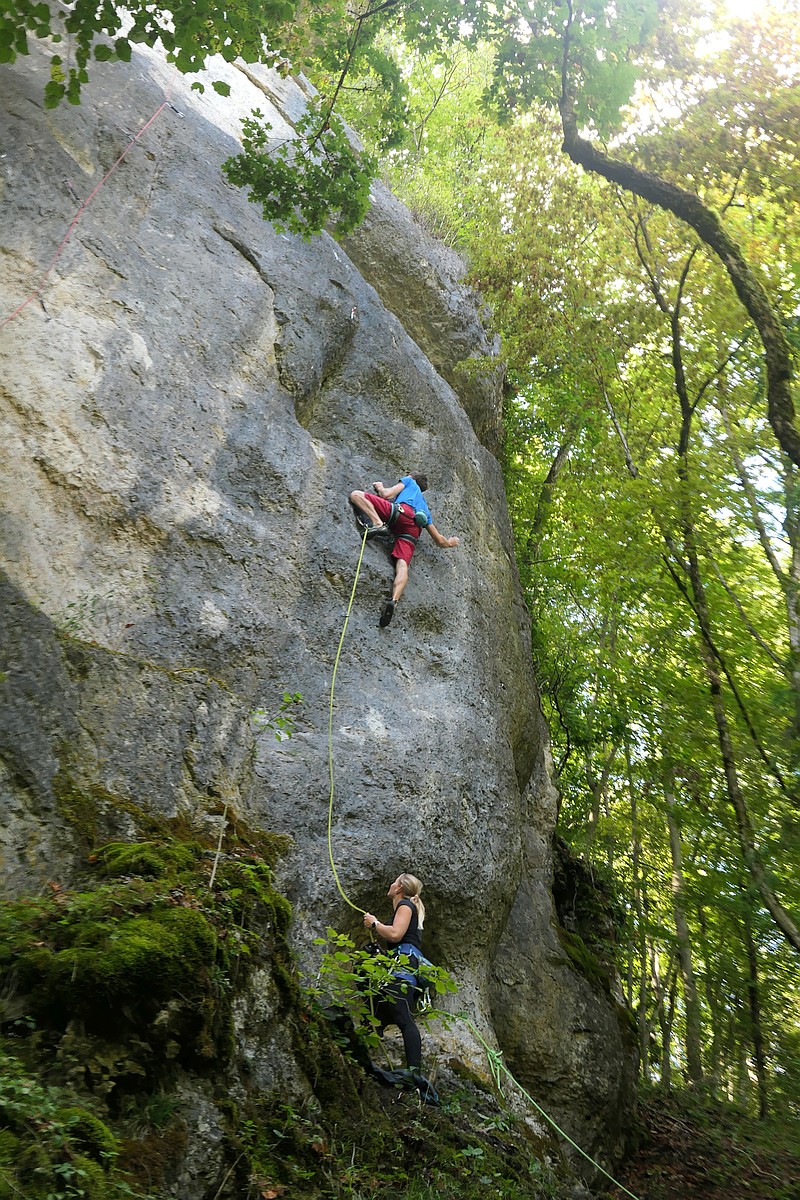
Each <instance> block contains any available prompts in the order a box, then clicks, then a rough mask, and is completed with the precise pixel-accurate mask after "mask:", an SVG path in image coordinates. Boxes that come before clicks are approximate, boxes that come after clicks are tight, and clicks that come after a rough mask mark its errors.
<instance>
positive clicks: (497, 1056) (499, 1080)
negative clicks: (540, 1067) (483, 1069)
mask: <svg viewBox="0 0 800 1200" xmlns="http://www.w3.org/2000/svg"><path fill="white" fill-rule="evenodd" d="M458 1020H460V1021H463V1022H464V1024H465V1025H466V1026H467V1028H468V1029H470V1030H471V1031H472V1033H473V1034H474V1036H475V1037H476V1038H477V1039H478V1041H479V1042H480V1044H481V1045H482V1046H483V1048H484V1050H485V1051H486V1057H487V1059H488V1061H489V1070H490V1071H491V1072H492V1079H493V1080H494V1083H495V1086H496V1087H497V1089H498V1091H500V1092H502V1090H503V1075H506V1076H507V1077H508V1078H509V1079H510V1080H511V1082H512V1083H513V1084H514V1086H515V1087H516V1088H518V1089H519V1091H520V1092H522V1095H523V1096H524V1097H525V1099H526V1100H527V1101H528V1103H529V1104H531V1105H532V1106H533V1107H534V1108H535V1109H536V1111H537V1112H538V1113H541V1115H542V1116H543V1117H544V1119H545V1121H547V1123H548V1124H549V1125H552V1127H553V1129H555V1131H556V1133H557V1134H559V1136H560V1137H562V1138H563V1139H564V1141H565V1142H569V1144H570V1146H572V1147H573V1148H574V1149H575V1150H577V1151H578V1154H580V1155H582V1156H583V1158H585V1159H586V1161H587V1162H590V1163H591V1164H592V1166H593V1167H596V1168H597V1170H598V1171H599V1172H600V1173H601V1174H602V1175H605V1177H606V1179H610V1180H611V1182H612V1183H613V1184H614V1187H618V1188H619V1189H620V1191H622V1192H624V1193H625V1195H626V1196H630V1197H631V1200H639V1197H638V1196H636V1195H634V1193H633V1192H629V1191H628V1189H627V1188H626V1187H625V1185H624V1184H622V1183H620V1182H619V1180H618V1179H615V1178H614V1176H613V1175H609V1173H608V1171H607V1170H606V1169H605V1167H601V1166H600V1163H598V1162H595V1160H594V1159H593V1158H592V1156H591V1155H590V1154H587V1153H586V1151H585V1150H582V1149H581V1148H580V1146H579V1145H578V1143H577V1142H573V1140H572V1138H571V1137H570V1136H569V1134H568V1133H565V1132H564V1130H563V1129H562V1128H561V1126H560V1125H557V1124H556V1122H555V1121H554V1120H553V1118H552V1117H551V1116H550V1114H549V1113H548V1112H545V1110H544V1109H543V1108H542V1106H541V1104H537V1103H536V1101H535V1100H534V1098H533V1096H531V1095H530V1094H529V1093H528V1092H526V1090H525V1088H524V1087H523V1086H522V1084H521V1083H520V1082H519V1080H518V1079H515V1078H514V1076H513V1075H512V1074H511V1072H510V1071H509V1069H508V1067H507V1066H506V1064H505V1062H504V1061H503V1052H502V1050H494V1049H493V1048H492V1047H491V1046H490V1045H489V1043H488V1042H486V1041H484V1039H483V1038H482V1037H481V1035H480V1034H479V1033H478V1031H477V1029H476V1028H475V1026H474V1025H473V1024H472V1021H470V1019H469V1017H467V1016H465V1015H464V1013H459V1014H458Z"/></svg>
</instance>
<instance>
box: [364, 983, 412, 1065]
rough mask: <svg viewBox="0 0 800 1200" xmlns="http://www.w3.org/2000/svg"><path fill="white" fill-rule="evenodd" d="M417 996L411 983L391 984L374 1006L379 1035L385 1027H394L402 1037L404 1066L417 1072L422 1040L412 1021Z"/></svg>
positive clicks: (382, 992)
mask: <svg viewBox="0 0 800 1200" xmlns="http://www.w3.org/2000/svg"><path fill="white" fill-rule="evenodd" d="M418 995H419V993H418V990H417V988H415V987H414V985H413V983H402V982H398V983H391V984H389V986H388V987H386V988H384V989H383V990H382V991H381V993H380V995H379V997H378V1001H377V1004H376V1005H375V1016H376V1017H377V1018H378V1020H379V1021H380V1033H381V1034H382V1033H383V1031H384V1029H385V1028H386V1026H387V1025H396V1026H397V1028H398V1029H399V1030H400V1033H401V1034H402V1037H403V1049H404V1050H405V1052H406V1066H408V1067H412V1068H415V1069H417V1070H418V1069H419V1067H420V1066H421V1065H422V1038H421V1037H420V1036H419V1030H418V1029H417V1026H416V1022H415V1021H414V1009H415V1008H416V1006H417V996H418Z"/></svg>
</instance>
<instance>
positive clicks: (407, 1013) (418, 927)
mask: <svg viewBox="0 0 800 1200" xmlns="http://www.w3.org/2000/svg"><path fill="white" fill-rule="evenodd" d="M421 891H422V884H421V883H420V881H419V880H418V879H417V878H416V876H414V875H408V874H403V875H398V876H397V879H395V881H394V883H391V884H389V890H388V892H387V893H386V894H387V896H389V898H390V899H391V901H392V905H393V907H394V911H393V915H392V919H391V921H390V922H389V923H388V924H387V925H384V924H383V923H382V922H381V921H379V920H378V918H377V917H375V916H373V914H372V913H364V924H365V925H366V927H367V928H368V929H370V930H372V932H373V933H375V934H377V935H378V937H381V938H383V940H384V941H385V942H386V944H387V946H388V948H389V950H390V952H394V953H395V954H398V955H403V962H402V963H401V964H400V965H399V966H398V969H397V971H396V972H393V973H392V976H393V981H392V983H390V984H387V986H386V987H384V988H382V989H381V991H380V992H379V994H378V997H377V1002H376V1005H375V1015H376V1017H377V1018H378V1020H379V1022H380V1027H379V1031H378V1032H379V1033H380V1034H381V1035H382V1034H383V1031H384V1029H385V1027H386V1026H387V1025H396V1026H397V1027H398V1029H399V1030H400V1033H401V1034H402V1037H403V1048H404V1050H405V1054H406V1065H407V1066H408V1069H409V1070H410V1071H419V1070H420V1067H421V1065H422V1039H421V1038H420V1035H419V1029H418V1028H417V1025H416V1022H415V1020H414V1009H415V1007H416V1003H417V999H418V997H419V987H418V984H417V971H418V968H419V965H420V963H421V962H423V961H425V960H424V959H423V956H422V939H421V931H422V926H423V922H424V920H425V905H424V904H423V903H422V899H421V897H420V892H421ZM406 959H407V960H408V961H407V962H406V961H405V960H406Z"/></svg>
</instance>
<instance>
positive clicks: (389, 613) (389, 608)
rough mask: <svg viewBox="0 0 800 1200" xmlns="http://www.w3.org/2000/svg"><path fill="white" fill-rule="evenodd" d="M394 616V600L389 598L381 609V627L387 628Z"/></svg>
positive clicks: (379, 622)
mask: <svg viewBox="0 0 800 1200" xmlns="http://www.w3.org/2000/svg"><path fill="white" fill-rule="evenodd" d="M393 616H394V600H387V601H386V603H385V604H384V606H383V608H382V609H381V616H380V620H379V621H378V624H379V625H380V627H381V629H385V628H386V626H387V625H388V624H389V622H390V621H391V619H392V617H393Z"/></svg>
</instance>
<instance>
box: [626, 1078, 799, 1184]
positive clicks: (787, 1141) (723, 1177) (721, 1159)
mask: <svg viewBox="0 0 800 1200" xmlns="http://www.w3.org/2000/svg"><path fill="white" fill-rule="evenodd" d="M639 1121H640V1142H639V1148H638V1149H637V1150H636V1152H635V1153H634V1154H633V1155H632V1157H631V1158H629V1159H628V1160H627V1162H626V1163H625V1164H624V1166H623V1167H621V1168H620V1170H619V1171H618V1172H617V1178H618V1179H619V1180H620V1182H621V1183H623V1184H624V1186H625V1187H626V1188H628V1189H629V1190H630V1192H632V1193H633V1194H634V1195H635V1196H637V1197H638V1198H639V1200H745V1198H750V1200H797V1198H798V1196H800V1138H798V1123H797V1121H796V1120H792V1119H789V1118H787V1119H786V1120H785V1121H780V1120H778V1119H770V1120H767V1121H757V1120H755V1119H754V1118H753V1117H752V1116H748V1115H747V1114H746V1113H743V1112H742V1111H741V1110H740V1109H737V1108H734V1107H732V1106H730V1105H726V1104H720V1103H716V1102H714V1101H712V1100H709V1099H706V1098H701V1097H699V1096H696V1095H693V1094H692V1093H687V1092H682V1093H673V1094H672V1095H671V1096H663V1095H661V1094H655V1093H654V1094H651V1095H650V1096H649V1097H647V1098H645V1099H644V1100H643V1101H642V1103H641V1105H640V1110H639ZM610 1195H612V1196H613V1197H614V1200H624V1193H623V1192H622V1191H621V1190H620V1189H619V1188H612V1189H611V1191H610Z"/></svg>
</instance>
